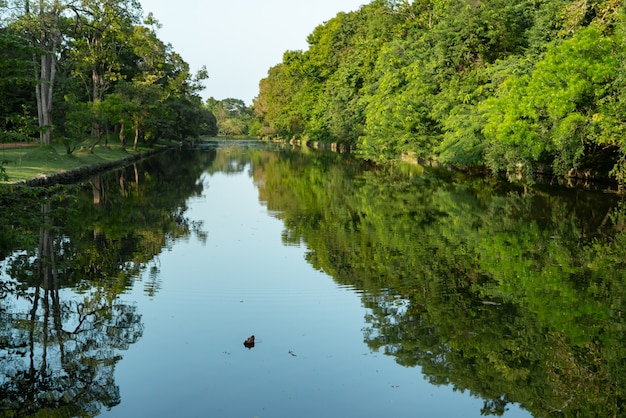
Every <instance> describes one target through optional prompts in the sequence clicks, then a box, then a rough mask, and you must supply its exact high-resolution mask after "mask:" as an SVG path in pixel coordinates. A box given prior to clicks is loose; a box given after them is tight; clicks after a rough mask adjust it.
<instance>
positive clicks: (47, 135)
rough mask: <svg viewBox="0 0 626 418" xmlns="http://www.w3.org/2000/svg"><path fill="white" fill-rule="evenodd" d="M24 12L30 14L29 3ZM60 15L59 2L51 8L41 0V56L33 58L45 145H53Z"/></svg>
mask: <svg viewBox="0 0 626 418" xmlns="http://www.w3.org/2000/svg"><path fill="white" fill-rule="evenodd" d="M25 11H26V14H27V15H28V14H29V13H30V4H29V2H28V1H27V2H26V4H25ZM59 14H60V3H59V0H54V3H53V4H52V6H48V5H47V4H46V2H45V1H44V0H39V16H38V22H37V23H38V28H37V30H38V39H37V41H38V44H39V48H40V52H39V53H38V54H37V53H36V54H34V56H33V62H34V63H35V68H36V74H35V75H36V79H37V84H36V86H35V93H36V98H37V117H38V120H39V138H40V140H41V143H42V144H44V145H50V144H51V143H52V128H53V121H52V92H53V88H54V82H55V79H56V71H57V60H56V54H57V48H58V46H59V42H60V37H61V34H60V31H59V27H58V23H59Z"/></svg>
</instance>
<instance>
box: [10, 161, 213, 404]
mask: <svg viewBox="0 0 626 418" xmlns="http://www.w3.org/2000/svg"><path fill="white" fill-rule="evenodd" d="M212 158H214V154H211V153H193V152H188V151H185V150H180V151H171V152H168V153H167V155H164V156H161V158H153V159H150V160H146V161H143V162H142V163H141V166H139V165H137V164H133V165H131V166H130V167H127V168H124V169H121V170H118V171H117V172H115V173H110V174H108V175H106V176H97V177H94V178H93V179H92V180H91V181H90V182H89V183H88V185H87V186H86V187H81V186H78V187H72V188H71V190H69V191H66V192H65V193H60V194H52V195H50V196H47V197H46V196H43V197H42V196H39V195H37V193H36V192H37V191H35V193H32V192H31V191H30V190H27V191H25V192H20V193H21V194H15V193H13V192H9V193H7V194H2V193H0V198H1V199H2V200H3V201H2V202H1V203H0V411H2V415H3V416H30V415H36V414H38V415H41V416H96V415H98V414H99V413H100V412H101V410H102V408H111V407H113V406H115V405H117V404H119V403H120V402H121V398H120V393H119V389H118V387H117V385H116V383H115V379H114V371H115V366H116V364H117V362H118V361H120V360H121V358H122V353H123V351H125V350H127V349H128V348H129V346H130V345H131V344H134V343H136V342H137V341H138V340H139V338H141V336H142V333H143V324H142V322H141V315H140V314H139V313H138V312H137V310H136V307H135V306H134V305H133V304H129V303H125V302H124V301H123V300H122V299H120V295H121V294H123V293H124V292H125V291H126V290H127V289H128V288H129V287H131V286H132V285H133V280H134V278H136V277H137V276H138V274H139V273H140V272H141V271H143V270H145V269H146V268H147V266H148V264H149V263H151V262H153V260H154V259H155V257H157V256H158V254H159V253H160V252H161V251H162V249H163V248H164V247H166V246H167V245H168V243H169V242H171V240H174V239H177V238H180V237H185V236H188V235H189V234H192V233H193V234H196V235H197V236H198V237H205V236H206V232H204V231H203V230H202V225H200V224H191V223H190V222H189V221H188V219H187V218H186V217H185V216H183V214H184V211H185V210H186V206H185V202H186V200H187V199H188V198H189V197H190V196H195V195H199V194H201V193H202V190H203V187H204V185H203V184H202V183H198V182H197V179H198V178H199V177H200V174H201V173H202V171H203V170H204V168H205V167H206V165H207V163H208V161H210V160H211V159H212ZM171 184H175V185H176V186H175V187H173V186H172V185H171ZM15 196H19V197H17V198H16V197H15ZM41 201H43V202H44V203H43V204H41V203H40V202H41ZM158 289H159V284H158V283H157V282H154V281H153V282H151V283H149V288H148V289H146V291H147V292H149V293H152V294H154V293H156V292H157V291H158Z"/></svg>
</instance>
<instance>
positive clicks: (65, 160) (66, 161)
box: [0, 142, 173, 184]
mask: <svg viewBox="0 0 626 418" xmlns="http://www.w3.org/2000/svg"><path fill="white" fill-rule="evenodd" d="M172 144H173V142H172ZM87 145H88V142H86V143H85V146H83V147H82V148H80V147H79V148H77V149H76V151H74V152H73V153H72V154H69V155H68V154H67V153H66V151H65V146H64V145H63V144H53V145H39V146H34V147H22V148H8V149H0V161H7V162H8V163H7V164H5V165H4V168H5V170H6V174H7V176H8V177H9V180H8V182H0V183H4V184H7V183H16V182H19V181H23V180H28V179H32V178H35V177H37V176H40V175H43V174H53V173H59V172H64V171H70V170H72V169H76V168H79V167H82V166H86V165H91V164H98V163H105V162H110V161H118V160H122V159H124V158H126V157H128V156H131V155H133V154H138V153H142V152H146V151H147V150H148V149H149V148H147V147H142V146H140V147H138V149H137V150H133V149H132V145H131V147H127V148H126V150H124V149H122V147H121V145H117V144H114V145H109V147H101V146H96V147H95V148H94V150H93V153H90V152H89V150H88V148H87ZM167 145H170V144H169V143H166V142H162V143H160V144H157V145H156V146H167Z"/></svg>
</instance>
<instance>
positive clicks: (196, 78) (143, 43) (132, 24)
mask: <svg viewBox="0 0 626 418" xmlns="http://www.w3.org/2000/svg"><path fill="white" fill-rule="evenodd" d="M159 27H160V24H159V22H158V21H157V20H156V19H155V17H154V16H153V15H152V14H148V15H147V16H144V13H143V11H142V8H141V5H140V4H139V2H138V1H137V0H41V1H31V0H8V1H0V91H1V92H2V94H0V115H1V116H2V117H1V118H0V142H21V141H33V140H39V141H40V142H41V143H42V144H51V143H52V141H53V137H54V140H55V141H59V142H60V141H62V142H64V143H65V144H66V149H67V151H68V153H71V152H72V151H73V150H74V148H75V147H76V144H77V143H82V142H84V141H85V139H86V138H91V139H90V145H89V147H90V148H91V149H93V146H95V145H96V144H98V143H101V144H104V145H107V144H108V143H109V141H110V140H113V139H114V140H116V141H121V143H122V146H126V143H127V141H128V142H129V144H130V143H132V145H133V147H135V148H136V147H137V144H138V143H139V142H143V143H148V144H150V143H154V142H155V141H157V140H159V139H160V138H167V139H173V140H179V139H184V138H187V137H197V136H200V135H215V134H216V133H217V123H216V119H215V116H214V115H213V114H212V112H211V111H210V110H209V109H208V108H207V107H206V105H205V104H204V103H202V98H201V97H200V95H199V92H200V91H201V90H202V89H203V88H204V87H203V85H202V81H203V80H204V79H206V78H207V77H208V72H207V70H206V68H202V69H201V70H200V71H198V72H197V73H196V74H192V73H191V72H190V68H189V65H188V64H187V63H186V62H185V61H184V59H183V58H182V57H181V56H180V55H179V54H178V53H176V52H175V51H174V50H173V48H172V46H171V45H170V44H167V43H164V42H163V41H162V40H160V39H159V38H158V36H157V30H158V29H159ZM118 143H119V142H118Z"/></svg>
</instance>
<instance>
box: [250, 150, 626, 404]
mask: <svg viewBox="0 0 626 418" xmlns="http://www.w3.org/2000/svg"><path fill="white" fill-rule="evenodd" d="M271 158H272V157H268V161H267V164H258V165H257V166H255V179H261V178H262V179H263V181H262V182H259V184H262V185H263V187H264V190H263V191H262V192H261V194H263V195H266V196H267V201H268V207H269V208H271V209H273V210H276V211H280V212H279V215H277V216H278V217H279V218H281V219H282V220H283V221H284V223H285V225H286V230H285V232H284V233H283V239H284V240H285V242H286V243H295V242H305V243H306V245H307V247H308V249H309V252H308V255H307V259H308V261H309V262H310V263H311V265H313V266H314V267H315V268H317V269H319V270H322V271H324V272H326V273H328V274H329V275H331V276H332V277H333V278H334V280H335V281H337V282H338V283H341V284H346V285H351V286H355V287H357V288H359V289H363V290H364V291H365V293H364V295H363V303H364V305H365V306H366V307H367V308H368V314H367V316H366V322H367V324H368V325H367V327H366V328H365V333H364V337H365V342H366V343H367V344H368V346H369V347H371V348H372V349H373V350H377V351H382V352H384V353H385V354H388V355H390V356H393V357H395V359H396V361H397V363H398V364H401V365H403V366H407V367H416V366H419V367H420V368H421V370H422V372H423V373H424V374H425V376H426V377H427V378H428V379H429V381H430V382H431V383H432V384H435V385H452V386H453V387H454V388H455V389H457V390H462V391H463V390H469V391H471V393H472V394H474V395H476V396H479V397H481V398H483V399H484V400H485V402H484V406H483V408H482V410H481V411H480V412H481V414H485V415H502V414H504V413H505V411H506V409H507V408H508V405H510V404H512V403H519V404H520V405H522V406H523V407H524V408H526V409H528V410H529V411H531V412H532V413H533V415H535V416H551V415H554V414H559V415H561V416H619V415H622V414H623V413H624V409H623V402H624V392H623V390H624V388H625V387H626V380H625V378H626V368H625V364H624V360H623V359H624V358H626V349H625V348H624V346H623V341H624V337H626V336H625V335H624V329H625V327H624V325H625V324H624V320H623V317H622V312H623V310H624V301H623V297H622V295H623V294H624V290H625V289H624V283H626V281H625V280H624V279H625V273H624V269H623V267H624V260H626V258H625V256H626V254H625V250H624V248H626V247H624V245H623V244H624V240H625V239H626V234H625V232H624V219H626V218H625V217H624V215H625V212H624V210H623V208H622V207H621V206H617V198H616V197H615V196H611V195H604V194H600V193H591V192H581V191H576V190H567V189H549V188H546V187H543V186H541V187H538V188H537V189H535V190H532V189H528V188H516V187H515V186H512V185H508V184H501V183H498V182H496V181H491V180H488V181H484V180H481V179H467V178H462V177H460V176H457V175H456V174H454V173H448V172H431V173H427V174H424V175H422V174H420V173H419V172H417V171H413V170H410V169H409V170H406V169H404V168H398V167H395V168H391V169H369V170H363V169H362V167H361V166H360V165H359V164H358V163H357V162H354V161H351V160H348V161H346V160H344V159H341V160H339V157H336V156H329V155H318V154H315V155H313V156H312V155H308V156H306V157H305V156H302V155H297V154H296V155H292V156H290V158H283V159H281V160H280V161H270V160H269V159H271Z"/></svg>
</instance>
